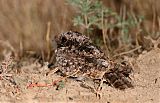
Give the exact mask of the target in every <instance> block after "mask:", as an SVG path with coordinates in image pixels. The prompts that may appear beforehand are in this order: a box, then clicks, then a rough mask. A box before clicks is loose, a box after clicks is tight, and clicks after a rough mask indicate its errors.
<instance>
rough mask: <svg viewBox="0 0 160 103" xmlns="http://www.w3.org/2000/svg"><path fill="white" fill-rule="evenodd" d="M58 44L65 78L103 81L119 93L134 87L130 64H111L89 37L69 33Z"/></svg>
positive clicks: (58, 59) (57, 57) (59, 62)
mask: <svg viewBox="0 0 160 103" xmlns="http://www.w3.org/2000/svg"><path fill="white" fill-rule="evenodd" d="M56 42H57V49H56V50H55V54H56V63H55V65H56V66H57V67H58V68H59V70H60V72H61V73H62V74H63V75H64V76H70V75H73V74H74V76H75V77H81V76H83V77H87V78H92V79H102V78H103V79H105V80H106V81H107V82H108V83H109V84H110V85H111V86H113V87H115V88H119V89H125V88H128V87H133V85H132V83H131V80H130V78H129V74H130V73H131V71H132V68H131V67H130V66H129V65H127V64H126V63H115V62H113V61H111V60H109V58H107V57H106V56H105V54H104V53H103V52H102V51H101V49H100V48H99V47H97V46H95V45H94V44H93V42H92V41H91V39H90V38H89V37H87V36H85V35H83V34H81V33H78V32H72V31H69V32H65V33H62V34H61V35H60V36H59V37H58V38H57V40H56Z"/></svg>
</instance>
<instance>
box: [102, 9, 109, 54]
mask: <svg viewBox="0 0 160 103" xmlns="http://www.w3.org/2000/svg"><path fill="white" fill-rule="evenodd" d="M101 16H102V18H101V22H102V35H103V42H104V46H105V48H106V51H107V53H106V54H107V57H109V56H110V55H109V49H108V47H107V44H106V38H107V40H108V36H107V33H106V29H105V28H104V25H105V24H104V11H103V9H102V13H101Z"/></svg>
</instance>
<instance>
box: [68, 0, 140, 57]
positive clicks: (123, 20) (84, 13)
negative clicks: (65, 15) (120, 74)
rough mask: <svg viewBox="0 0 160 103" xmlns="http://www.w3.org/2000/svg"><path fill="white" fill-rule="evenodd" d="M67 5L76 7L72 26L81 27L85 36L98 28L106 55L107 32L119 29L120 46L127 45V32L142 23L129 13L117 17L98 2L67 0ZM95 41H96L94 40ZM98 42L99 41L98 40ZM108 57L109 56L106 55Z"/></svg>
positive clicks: (128, 40)
mask: <svg viewBox="0 0 160 103" xmlns="http://www.w3.org/2000/svg"><path fill="white" fill-rule="evenodd" d="M67 1H68V3H69V4H71V5H73V6H75V7H77V11H78V14H77V16H75V17H74V20H73V23H74V26H81V27H83V28H84V29H85V31H86V32H87V33H86V34H87V36H90V33H91V32H92V30H93V29H94V28H93V27H98V28H99V29H100V30H102V37H103V43H104V46H105V48H106V52H107V53H106V54H109V51H110V49H111V47H110V46H111V45H110V37H109V36H108V33H107V31H108V30H113V29H114V28H118V29H119V32H118V33H119V35H120V41H121V43H120V44H128V43H130V41H131V37H130V35H129V30H130V29H132V28H133V27H136V26H137V25H139V24H140V22H142V19H135V18H134V17H133V16H131V14H130V13H128V12H127V13H125V15H122V16H120V15H118V13H116V12H114V11H113V10H111V9H110V8H107V7H105V6H104V5H103V4H102V2H101V1H99V0H96V1H95V0H67ZM96 41H97V40H96ZM98 41H99V40H98ZM108 56H109V55H108Z"/></svg>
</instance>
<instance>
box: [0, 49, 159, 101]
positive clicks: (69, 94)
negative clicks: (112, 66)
mask: <svg viewBox="0 0 160 103" xmlns="http://www.w3.org/2000/svg"><path fill="white" fill-rule="evenodd" d="M133 66H134V73H133V75H132V77H131V78H132V79H133V82H134V88H131V89H126V90H125V91H120V90H117V89H115V88H112V87H109V86H107V85H106V84H104V85H103V89H102V97H101V99H98V98H96V95H95V94H94V93H92V92H91V90H89V89H86V88H84V87H81V86H80V82H77V81H75V80H73V79H67V80H66V81H65V82H63V83H64V84H62V86H64V87H63V88H62V89H60V90H56V88H57V86H51V87H33V88H27V85H29V84H30V82H38V83H43V84H45V83H46V84H47V83H51V82H52V81H54V80H57V79H58V78H60V76H59V75H58V74H50V75H48V76H45V72H47V69H46V68H45V67H41V66H40V65H39V64H37V63H31V62H30V63H24V64H23V67H21V68H18V69H16V70H13V71H14V72H13V77H14V80H15V81H16V83H17V84H18V87H19V90H18V91H17V90H16V89H15V87H13V86H12V84H10V83H8V82H7V81H4V80H0V103H22V102H23V103H63V102H68V103H70V102H71V103H77V102H78V103H160V98H159V97H160V49H154V50H152V51H150V52H146V53H143V54H141V55H139V57H138V58H137V59H136V60H135V63H134V64H133ZM19 69H20V70H19ZM17 70H18V71H20V72H17ZM15 72H17V73H15ZM88 83H90V82H88ZM91 84H92V83H90V85H91Z"/></svg>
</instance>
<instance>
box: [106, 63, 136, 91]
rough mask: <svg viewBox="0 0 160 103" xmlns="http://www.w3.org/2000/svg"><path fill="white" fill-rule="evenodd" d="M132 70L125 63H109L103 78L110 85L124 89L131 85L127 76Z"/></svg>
mask: <svg viewBox="0 0 160 103" xmlns="http://www.w3.org/2000/svg"><path fill="white" fill-rule="evenodd" d="M132 71H133V70H132V68H131V66H129V65H127V64H126V63H120V64H119V63H111V66H110V69H109V71H108V72H106V73H105V75H104V78H105V79H106V80H107V82H108V83H109V84H110V85H111V86H113V87H115V88H118V89H120V90H124V89H126V88H131V87H133V84H132V82H131V78H130V77H129V76H130V74H131V73H132Z"/></svg>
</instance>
